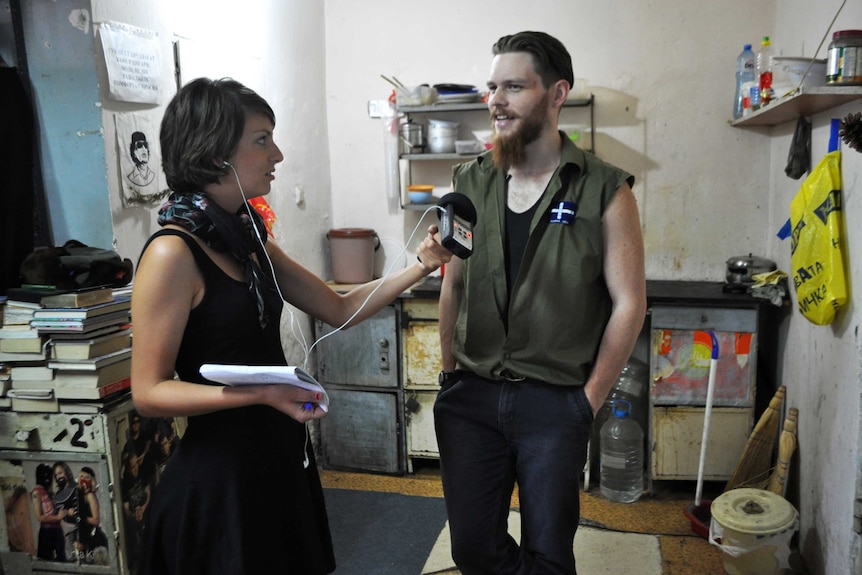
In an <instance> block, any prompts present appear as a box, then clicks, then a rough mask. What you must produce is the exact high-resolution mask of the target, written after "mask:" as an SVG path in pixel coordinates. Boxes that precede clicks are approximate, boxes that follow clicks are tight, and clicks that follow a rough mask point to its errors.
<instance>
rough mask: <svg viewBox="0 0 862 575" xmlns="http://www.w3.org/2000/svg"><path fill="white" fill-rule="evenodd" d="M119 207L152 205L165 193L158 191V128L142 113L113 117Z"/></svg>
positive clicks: (160, 181)
mask: <svg viewBox="0 0 862 575" xmlns="http://www.w3.org/2000/svg"><path fill="white" fill-rule="evenodd" d="M114 124H115V128H116V134H117V160H118V162H119V164H120V165H119V175H120V194H121V196H122V200H123V207H126V208H128V207H133V206H153V205H157V204H159V203H161V202H162V201H163V200H164V199H165V198H166V197H167V196H168V193H169V190H166V189H163V188H162V171H161V169H160V168H159V166H160V165H161V153H160V150H159V132H158V125H157V124H156V122H153V121H152V120H151V118H150V117H149V116H147V115H146V114H132V113H123V114H114Z"/></svg>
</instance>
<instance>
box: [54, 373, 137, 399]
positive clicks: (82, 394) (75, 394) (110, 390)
mask: <svg viewBox="0 0 862 575" xmlns="http://www.w3.org/2000/svg"><path fill="white" fill-rule="evenodd" d="M131 386H132V378H131V377H124V378H123V379H118V380H116V381H112V382H108V383H105V384H104V385H100V386H96V387H80V386H70V385H63V386H55V388H54V394H55V395H56V396H57V399H61V400H62V399H72V400H85V401H98V400H100V399H105V398H106V397H109V396H112V395H114V394H116V393H121V392H124V391H128V390H129V388H131Z"/></svg>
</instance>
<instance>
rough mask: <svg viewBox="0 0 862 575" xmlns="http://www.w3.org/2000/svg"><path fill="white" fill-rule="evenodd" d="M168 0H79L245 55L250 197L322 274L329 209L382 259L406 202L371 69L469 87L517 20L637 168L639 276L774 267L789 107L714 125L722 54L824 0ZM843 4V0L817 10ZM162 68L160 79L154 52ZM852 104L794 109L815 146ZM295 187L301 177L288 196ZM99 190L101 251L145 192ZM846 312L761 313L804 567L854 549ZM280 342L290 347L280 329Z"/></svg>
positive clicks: (852, 165) (855, 482)
mask: <svg viewBox="0 0 862 575" xmlns="http://www.w3.org/2000/svg"><path fill="white" fill-rule="evenodd" d="M175 4H180V3H176V2H169V1H163V2H150V3H139V2H132V1H129V0H125V1H120V0H110V1H109V0H93V19H94V21H97V22H98V21H100V20H116V21H121V22H126V23H129V24H133V25H137V26H141V27H144V28H149V29H153V30H156V31H158V32H159V34H160V38H161V43H162V48H163V54H164V56H165V58H166V61H170V54H171V53H170V42H171V41H172V40H173V36H174V35H175V34H181V35H184V37H186V38H189V39H192V40H194V41H198V42H204V43H210V44H216V43H217V44H218V45H220V46H222V47H225V48H227V49H230V50H231V51H232V52H233V53H239V54H245V55H248V56H250V57H252V58H256V59H259V61H260V62H261V69H262V70H263V71H264V72H265V74H264V76H263V80H262V84H261V85H260V86H253V87H254V88H255V89H257V90H258V91H259V92H261V94H263V95H264V96H265V97H267V98H269V100H270V102H271V103H272V104H273V107H274V108H275V111H276V114H277V117H278V125H277V127H276V139H277V142H278V143H279V145H280V146H281V147H282V149H283V151H284V153H285V157H286V160H285V163H284V164H283V166H282V167H281V168H280V169H279V170H278V172H277V176H278V177H277V180H276V182H275V184H274V189H273V193H272V194H271V195H270V197H269V200H270V203H271V204H272V205H273V208H274V209H275V211H276V213H277V214H278V216H279V221H278V223H277V224H276V236H277V239H278V241H279V242H280V243H281V244H282V245H284V246H285V247H286V248H287V250H288V251H289V252H290V253H291V254H293V255H294V256H295V257H296V258H297V259H299V260H300V261H301V262H302V263H304V264H306V265H307V266H309V267H310V268H311V269H312V270H315V271H317V272H319V273H321V274H323V275H324V276H326V275H327V274H328V271H327V267H328V263H327V245H326V240H325V233H326V231H327V230H328V229H329V228H331V227H347V226H360V227H372V228H374V229H376V230H377V231H378V232H379V233H380V235H381V237H383V238H384V240H385V241H384V251H385V255H386V257H385V260H386V263H387V264H388V263H390V262H392V261H393V260H394V257H395V255H396V254H397V252H398V249H399V246H400V244H403V243H404V242H405V240H406V239H407V237H408V235H409V232H410V231H411V230H412V228H413V226H414V225H415V224H416V223H417V220H418V215H417V214H416V213H414V212H410V213H400V212H395V213H390V210H389V207H388V204H387V201H386V196H385V177H384V170H383V166H384V160H383V137H382V127H381V125H380V121H379V120H371V119H369V118H368V117H367V112H366V103H367V101H368V100H370V99H383V98H386V97H387V96H388V95H389V91H390V87H389V85H388V84H386V83H385V82H384V81H383V80H381V79H380V77H379V75H380V74H386V75H388V76H393V75H394V76H396V77H398V78H399V79H401V80H402V81H404V82H406V83H410V84H415V83H421V82H427V83H430V84H434V83H439V82H458V83H471V84H476V85H478V86H483V85H484V83H485V78H486V74H487V70H488V65H489V63H490V58H491V56H490V47H491V44H492V43H493V42H494V41H495V40H496V39H497V38H498V37H499V36H500V35H502V34H506V33H512V32H516V31H518V30H523V29H538V30H544V31H547V32H549V33H551V34H554V35H555V36H557V37H559V38H560V39H561V40H563V42H565V43H566V45H567V46H568V47H569V49H570V51H571V52H572V55H573V58H574V64H575V74H576V76H578V77H583V78H586V79H587V81H588V84H589V88H590V91H592V92H593V93H594V94H595V95H596V97H597V101H596V122H597V128H598V131H599V133H598V136H597V138H596V142H595V144H596V148H597V152H598V155H599V156H601V157H602V158H604V159H606V160H608V161H611V162H613V163H616V164H618V165H620V166H621V167H623V168H626V169H628V170H629V171H631V172H633V173H634V174H635V176H636V177H637V183H636V185H635V188H634V189H635V193H636V195H637V197H638V200H639V203H640V208H641V217H642V221H643V228H644V235H645V238H646V247H647V254H648V263H647V275H648V277H649V278H650V279H684V280H712V281H720V280H722V279H723V277H724V262H725V260H726V259H727V258H728V257H730V256H732V255H739V254H745V253H748V252H752V253H755V254H758V255H764V256H766V257H770V258H772V259H774V260H776V262H777V263H778V265H779V267H780V268H781V269H784V270H788V271H789V264H790V256H789V246H788V245H787V244H786V243H783V242H780V241H779V240H777V239H776V238H775V232H776V231H777V230H778V228H779V227H780V226H781V225H782V224H783V223H784V221H785V220H786V218H787V215H788V205H789V202H790V199H791V198H792V197H793V195H794V194H795V193H796V190H797V189H798V187H799V183H800V182H798V181H795V180H790V179H788V178H787V177H786V176H785V175H784V165H785V163H786V157H787V151H788V149H789V146H790V140H791V137H792V132H793V126H792V125H790V124H786V125H781V126H778V127H775V128H756V129H739V128H732V127H730V126H728V123H727V120H728V118H729V116H730V111H731V104H732V95H733V94H732V92H733V86H734V81H733V71H734V61H735V58H736V55H737V54H738V52H739V51H740V49H741V46H742V44H743V43H746V42H752V43H756V42H757V40H758V39H759V37H761V36H763V35H770V36H772V37H773V38H774V41H775V46H776V48H777V49H778V51H780V52H781V51H783V53H784V54H785V55H804V56H811V55H812V53H813V51H814V48H815V47H816V46H817V44H818V43H819V41H820V38H821V36H822V35H823V33H824V32H825V31H826V29H827V27H828V26H829V23H830V21H831V19H832V16H833V14H834V12H835V11H836V10H837V9H838V6H839V5H840V0H823V1H821V2H817V3H814V2H811V1H810V0H783V1H781V2H777V1H775V0H772V1H766V2H750V1H748V2H745V1H743V0H726V1H724V2H719V3H707V2H689V1H685V0H657V1H654V2H649V3H645V2H641V1H639V0H616V1H613V2H606V3H598V2H588V1H587V0H571V1H569V2H555V1H552V0H532V1H531V2H529V3H528V4H525V3H524V2H521V1H520V0H500V1H498V2H494V3H488V2H482V3H480V2H463V1H462V0H438V1H437V2H434V3H433V4H428V3H416V2H399V1H396V0H368V1H365V2H352V1H350V0H327V1H326V2H325V3H321V2H317V1H315V0H290V1H289V2H279V1H278V0H248V1H246V2H244V3H242V5H241V8H240V7H238V5H237V4H236V3H232V2H213V1H209V2H207V1H204V0H186V1H185V2H183V3H181V4H182V8H183V10H182V11H181V10H180V9H179V8H176V7H174V5H175ZM204 13H205V14H206V15H207V17H206V18H201V17H200V15H201V14H204ZM204 22H205V25H204ZM860 22H862V6H860V4H859V3H858V2H853V1H852V0H851V1H850V2H848V3H847V6H846V7H845V8H844V12H843V14H842V15H841V17H840V18H839V19H838V21H837V22H836V24H835V27H834V29H846V28H859V27H862V25H860ZM819 55H820V56H823V55H824V51H823V50H821V52H820V53H819ZM164 82H165V84H166V85H170V82H171V76H170V70H169V69H168V68H167V67H166V69H165V77H164ZM166 99H167V97H166ZM103 106H104V112H103V113H104V117H105V119H106V121H105V126H104V130H105V141H106V142H112V141H113V133H112V129H113V128H112V125H113V123H112V122H111V121H108V120H109V118H110V117H111V114H113V113H114V112H118V111H131V110H137V109H136V108H133V107H130V106H128V105H121V104H117V103H114V102H111V101H110V100H109V99H108V98H106V97H103ZM859 109H860V104H859V102H856V103H853V104H848V105H846V106H843V107H842V108H838V109H834V110H831V111H829V112H827V113H823V114H819V115H817V116H815V117H814V118H813V120H814V133H813V138H812V148H813V150H814V156H815V159H819V157H820V156H822V154H823V152H824V150H825V146H826V139H827V130H828V127H827V126H828V120H829V119H830V118H831V117H843V116H844V115H846V114H848V113H849V112H852V111H858V110H859ZM464 135H466V134H464ZM106 155H107V156H108V170H107V171H108V179H109V181H116V180H117V177H116V167H115V160H116V151H115V150H114V149H113V147H112V145H111V144H110V143H109V144H107V145H106ZM112 160H113V161H112ZM860 173H862V156H860V155H859V154H858V153H857V152H854V151H852V150H845V153H844V178H845V185H844V190H845V195H844V199H845V216H846V220H847V238H848V239H847V253H848V256H847V257H848V264H849V265H848V269H849V270H851V271H850V286H851V290H852V287H853V285H859V284H860V281H859V280H860V277H859V274H860V273H862V272H859V271H856V270H859V269H862V266H860V265H859V264H860V261H859V260H860V257H862V256H860V255H859V253H860V245H862V234H860V231H859V226H858V225H857V222H856V221H855V218H856V216H857V214H858V213H859V211H860V210H859V207H858V204H859V199H858V198H857V197H856V196H857V190H858V187H859V186H858V183H859V179H860ZM444 177H445V176H444ZM296 186H301V187H302V188H303V189H304V191H305V202H304V203H300V205H296V203H295V202H294V199H295V193H294V189H295V187H296ZM115 192H116V190H115ZM111 197H112V200H111V210H112V213H113V218H114V226H115V229H114V233H115V236H116V240H117V247H118V250H119V251H120V252H121V253H123V254H129V255H130V256H132V257H136V255H137V253H138V252H139V251H140V247H141V246H142V244H143V242H144V240H145V238H146V237H148V236H149V235H150V234H151V233H152V232H153V231H155V229H156V226H155V210H148V209H140V208H138V209H131V210H128V209H123V208H121V207H120V206H119V199H118V198H119V195H118V192H117V193H114V194H112V195H111ZM330 214H332V217H331V219H330ZM423 227H424V226H423ZM382 259H384V258H381V260H382ZM382 264H383V262H382V261H381V262H378V270H380V269H382V267H383V265H382ZM794 303H795V300H794ZM859 313H860V312H859V311H858V310H857V308H856V306H855V305H854V302H853V301H851V302H850V303H849V305H848V306H847V308H846V310H845V311H844V312H842V314H841V315H840V316H839V318H838V319H837V320H836V322H835V323H834V324H833V325H832V326H829V327H816V326H813V325H811V324H809V323H808V322H807V321H806V320H805V319H803V318H802V317H801V316H800V315H799V314H797V313H793V314H792V316H791V317H790V318H789V319H788V320H787V321H786V322H785V323H784V324H783V325H782V326H781V333H780V341H781V349H780V365H779V372H780V374H779V375H780V376H781V382H782V383H784V384H785V385H786V386H787V388H788V401H787V403H788V404H789V405H794V406H796V407H798V408H799V410H800V421H799V441H800V446H799V450H798V453H797V465H795V466H794V468H793V472H794V473H795V485H796V488H795V490H796V493H792V494H791V498H792V499H794V500H796V501H798V502H799V509H800V512H801V518H802V528H801V532H800V546H801V548H802V550H803V554H804V556H805V559H806V561H807V562H808V563H809V567H810V568H811V570H812V573H817V574H827V573H828V574H832V573H850V572H852V569H853V568H854V567H853V566H854V565H856V564H858V556H859V537H858V535H856V534H854V532H853V505H854V500H855V499H856V498H857V497H860V494H862V489H860V488H859V487H858V486H859V484H860V472H859V470H860V466H862V465H860V453H859V445H860V442H861V441H862V439H860V436H862V432H860V389H862V385H860V379H862V377H860V375H862V361H860V358H862V353H860V349H859V348H860V342H859V339H860V338H859V334H858V326H859ZM302 323H303V325H305V322H304V320H303V321H302ZM306 327H307V326H306ZM306 333H307V332H306ZM288 339H289V338H288ZM288 347H289V348H290V350H291V353H293V355H294V357H295V356H296V353H297V348H296V345H295V344H293V343H290V342H289V343H288ZM856 573H860V571H859V570H858V568H857V571H856Z"/></svg>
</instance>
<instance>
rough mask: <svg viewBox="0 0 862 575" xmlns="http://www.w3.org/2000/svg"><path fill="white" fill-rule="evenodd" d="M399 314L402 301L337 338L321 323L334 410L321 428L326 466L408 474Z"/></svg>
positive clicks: (323, 375) (322, 365)
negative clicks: (400, 376)
mask: <svg viewBox="0 0 862 575" xmlns="http://www.w3.org/2000/svg"><path fill="white" fill-rule="evenodd" d="M399 313H400V304H399V303H397V302H396V303H395V304H392V305H389V306H386V307H385V308H383V309H382V310H380V311H379V312H377V313H376V314H375V315H374V316H372V317H370V318H368V319H367V320H365V321H363V322H362V323H360V324H358V325H356V326H354V327H351V328H350V329H348V330H342V331H339V332H337V333H334V334H331V332H332V331H333V328H332V327H330V326H328V325H325V324H323V323H322V322H320V321H317V322H316V324H315V327H316V334H317V337H318V338H321V337H323V336H326V337H325V339H322V340H321V341H320V342H319V343H318V345H317V351H318V368H319V381H320V382H321V383H322V384H323V385H324V386H325V387H326V389H327V392H328V394H329V399H330V406H331V409H330V412H329V414H328V415H327V416H326V417H324V418H323V419H321V420H320V423H319V434H320V452H321V455H322V461H321V464H322V465H323V466H324V467H329V468H337V469H352V470H359V471H375V472H380V473H393V474H397V473H403V472H404V465H405V454H404V453H405V448H404V425H403V410H404V395H403V391H402V390H401V387H400V385H399V370H400V357H401V354H400V351H399V350H400V345H399V340H398V331H399ZM327 334H331V335H327Z"/></svg>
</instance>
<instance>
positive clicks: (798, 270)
mask: <svg viewBox="0 0 862 575" xmlns="http://www.w3.org/2000/svg"><path fill="white" fill-rule="evenodd" d="M830 148H832V145H830ZM836 148H837V145H836ZM841 214H842V211H841V152H840V151H839V150H838V149H834V150H832V151H830V152H829V153H828V154H826V156H825V157H824V158H823V159H822V160H820V163H819V164H817V167H815V168H814V170H812V171H811V173H810V174H808V177H807V178H806V179H805V181H804V182H802V187H801V188H800V190H799V192H797V194H796V197H794V198H793V200H792V201H791V202H790V224H791V227H792V230H793V235H792V238H791V243H790V264H791V266H792V267H793V285H794V287H795V288H796V299H797V306H798V308H799V311H800V312H802V315H804V316H805V317H806V318H808V320H809V321H811V322H812V323H815V324H817V325H828V324H830V323H832V320H834V319H835V313H836V312H837V311H838V309H839V308H840V307H841V306H842V305H844V303H845V302H846V301H847V285H846V281H845V278H844V260H843V259H842V237H841V236H842V216H841Z"/></svg>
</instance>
